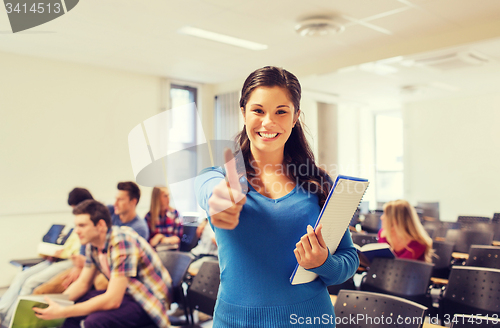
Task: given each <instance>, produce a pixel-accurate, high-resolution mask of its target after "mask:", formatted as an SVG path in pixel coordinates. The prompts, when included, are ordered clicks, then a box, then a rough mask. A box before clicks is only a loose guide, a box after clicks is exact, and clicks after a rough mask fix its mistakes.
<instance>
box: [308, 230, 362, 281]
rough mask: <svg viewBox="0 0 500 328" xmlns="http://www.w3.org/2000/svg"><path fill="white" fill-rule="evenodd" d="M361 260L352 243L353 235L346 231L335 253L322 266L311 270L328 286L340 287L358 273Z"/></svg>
mask: <svg viewBox="0 0 500 328" xmlns="http://www.w3.org/2000/svg"><path fill="white" fill-rule="evenodd" d="M358 267H359V258H358V253H357V252H356V248H355V247H354V245H353V243H352V238H351V233H350V232H349V230H346V232H345V233H344V237H342V240H341V241H340V243H339V246H338V247H337V250H336V251H335V253H333V254H330V255H329V256H328V257H327V259H326V261H325V263H323V264H322V265H321V266H319V267H317V268H314V269H310V271H312V272H314V273H316V274H317V275H318V276H319V277H320V279H321V280H323V282H324V283H325V284H326V285H327V286H330V285H338V284H341V283H343V282H344V281H346V280H347V279H349V278H350V277H352V276H353V275H354V273H356V270H357V269H358Z"/></svg>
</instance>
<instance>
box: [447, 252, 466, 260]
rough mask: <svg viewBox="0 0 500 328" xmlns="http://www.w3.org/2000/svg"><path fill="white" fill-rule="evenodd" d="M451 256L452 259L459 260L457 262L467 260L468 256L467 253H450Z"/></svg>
mask: <svg viewBox="0 0 500 328" xmlns="http://www.w3.org/2000/svg"><path fill="white" fill-rule="evenodd" d="M451 256H452V257H453V258H454V259H459V260H467V259H468V258H469V254H467V253H458V252H453V253H451Z"/></svg>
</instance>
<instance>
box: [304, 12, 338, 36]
mask: <svg viewBox="0 0 500 328" xmlns="http://www.w3.org/2000/svg"><path fill="white" fill-rule="evenodd" d="M344 29H345V26H344V25H342V24H340V23H338V22H337V21H336V20H335V19H334V18H329V17H312V18H307V19H304V20H302V21H300V22H298V23H297V25H295V31H296V32H297V33H299V34H300V35H301V36H325V35H329V34H337V33H341V32H343V31H344Z"/></svg>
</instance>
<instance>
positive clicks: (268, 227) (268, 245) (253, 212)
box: [195, 168, 359, 328]
mask: <svg viewBox="0 0 500 328" xmlns="http://www.w3.org/2000/svg"><path fill="white" fill-rule="evenodd" d="M222 179H224V172H223V170H222V169H221V168H211V169H206V170H204V171H202V172H201V173H200V175H199V176H198V177H197V178H196V182H195V185H196V192H197V198H198V203H199V204H200V206H201V207H202V208H203V209H204V210H205V211H207V213H208V199H209V198H210V196H211V194H212V190H213V188H214V186H215V185H217V184H218V183H219V182H220V181H221V180H222ZM240 182H241V183H242V184H247V182H246V180H244V178H242V180H241V181H240ZM248 187H249V190H248V193H247V195H246V196H247V201H246V203H245V205H244V206H243V209H242V211H241V213H240V221H239V224H238V226H237V227H236V228H235V229H234V230H225V229H219V228H216V227H215V228H214V231H215V236H216V241H217V245H218V247H219V264H220V269H221V283H220V287H219V294H218V296H217V304H216V307H215V314H214V325H213V327H214V328H218V327H224V328H227V327H256V328H257V327H258V328H262V327H297V326H307V327H334V326H335V314H334V311H333V306H332V303H331V300H330V297H329V295H328V290H327V288H326V287H327V286H329V285H336V284H340V283H342V282H344V281H346V280H347V279H348V278H350V277H351V276H352V275H353V274H354V273H355V272H356V269H357V268H358V265H359V260H358V256H357V253H356V249H355V248H354V246H353V243H352V239H351V235H350V233H349V232H348V231H346V233H345V235H344V237H343V239H342V241H341V242H340V244H339V246H338V248H337V251H336V252H335V253H334V254H333V255H330V256H329V257H328V258H327V260H326V262H325V263H324V264H323V265H321V266H320V267H318V268H315V269H312V270H311V271H313V272H315V273H317V274H318V275H319V277H318V278H317V279H316V280H314V281H312V282H310V283H307V284H301V285H292V284H291V283H290V280H289V278H290V276H291V274H292V272H293V270H294V268H295V265H296V264H297V260H296V258H295V255H294V253H293V250H294V248H295V244H296V243H297V242H298V241H299V239H300V237H302V236H303V235H304V234H305V233H306V228H307V225H309V224H310V225H312V226H314V224H315V222H316V220H317V218H318V215H319V212H320V210H321V209H320V207H319V205H318V198H317V196H316V195H312V194H309V193H308V192H307V190H304V189H303V188H302V187H301V186H299V185H297V186H296V187H295V188H294V189H293V190H292V191H291V192H290V193H289V194H287V195H285V196H283V197H281V198H278V199H270V198H267V197H265V196H263V195H261V194H259V193H258V192H257V191H256V190H255V189H254V188H253V187H252V186H251V185H250V184H248ZM302 323H303V324H302ZM307 323H311V324H310V325H307Z"/></svg>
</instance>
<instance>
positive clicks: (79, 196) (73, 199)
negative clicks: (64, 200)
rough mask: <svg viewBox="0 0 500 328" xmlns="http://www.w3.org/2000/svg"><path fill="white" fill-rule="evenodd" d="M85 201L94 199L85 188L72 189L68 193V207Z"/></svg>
mask: <svg viewBox="0 0 500 328" xmlns="http://www.w3.org/2000/svg"><path fill="white" fill-rule="evenodd" d="M87 199H94V197H92V195H91V194H90V192H89V191H88V190H87V189H85V188H74V189H73V190H71V191H70V192H69V195H68V205H69V206H76V205H78V204H80V203H81V202H83V201H84V200H87Z"/></svg>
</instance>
